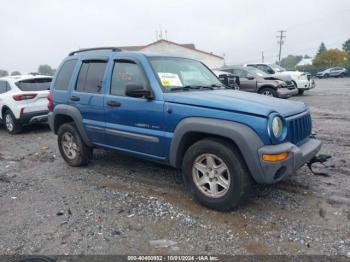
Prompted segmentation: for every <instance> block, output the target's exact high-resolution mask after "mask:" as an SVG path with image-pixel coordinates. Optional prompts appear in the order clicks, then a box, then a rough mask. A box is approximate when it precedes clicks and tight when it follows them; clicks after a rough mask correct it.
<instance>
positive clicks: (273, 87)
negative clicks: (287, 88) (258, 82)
mask: <svg viewBox="0 0 350 262" xmlns="http://www.w3.org/2000/svg"><path fill="white" fill-rule="evenodd" d="M264 88H270V89H273V90H276V89H277V88H276V87H275V86H261V87H260V88H259V89H258V92H260V91H261V90H263V89H264Z"/></svg>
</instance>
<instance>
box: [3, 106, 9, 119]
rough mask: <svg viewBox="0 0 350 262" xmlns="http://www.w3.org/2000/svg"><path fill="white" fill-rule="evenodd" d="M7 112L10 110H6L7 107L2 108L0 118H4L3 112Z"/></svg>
mask: <svg viewBox="0 0 350 262" xmlns="http://www.w3.org/2000/svg"><path fill="white" fill-rule="evenodd" d="M7 110H10V108H8V107H7V106H3V107H2V109H1V118H4V115H5V112H6V111H7Z"/></svg>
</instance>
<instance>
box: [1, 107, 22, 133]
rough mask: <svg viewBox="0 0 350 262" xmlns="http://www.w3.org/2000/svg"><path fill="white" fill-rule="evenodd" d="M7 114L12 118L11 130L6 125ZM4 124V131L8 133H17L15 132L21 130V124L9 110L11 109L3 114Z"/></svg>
mask: <svg viewBox="0 0 350 262" xmlns="http://www.w3.org/2000/svg"><path fill="white" fill-rule="evenodd" d="M7 115H9V116H10V117H11V118H12V123H13V130H12V131H10V130H9V129H8V128H7V125H6V116H7ZM4 125H5V129H6V131H7V132H8V133H10V134H17V133H19V132H21V130H22V126H21V125H20V124H19V123H18V121H17V119H16V117H15V116H14V114H13V113H12V112H11V110H7V111H6V112H5V114H4Z"/></svg>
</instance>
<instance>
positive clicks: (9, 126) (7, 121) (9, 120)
mask: <svg viewBox="0 0 350 262" xmlns="http://www.w3.org/2000/svg"><path fill="white" fill-rule="evenodd" d="M5 124H6V128H7V130H8V131H10V132H12V131H13V128H14V123H13V119H12V116H11V115H10V114H6V116H5Z"/></svg>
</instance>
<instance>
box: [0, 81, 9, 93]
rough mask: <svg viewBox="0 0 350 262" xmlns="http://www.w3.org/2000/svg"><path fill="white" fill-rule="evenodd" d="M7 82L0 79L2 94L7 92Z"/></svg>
mask: <svg viewBox="0 0 350 262" xmlns="http://www.w3.org/2000/svg"><path fill="white" fill-rule="evenodd" d="M7 90H8V89H7V82H6V81H0V94H3V93H5V92H7Z"/></svg>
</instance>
